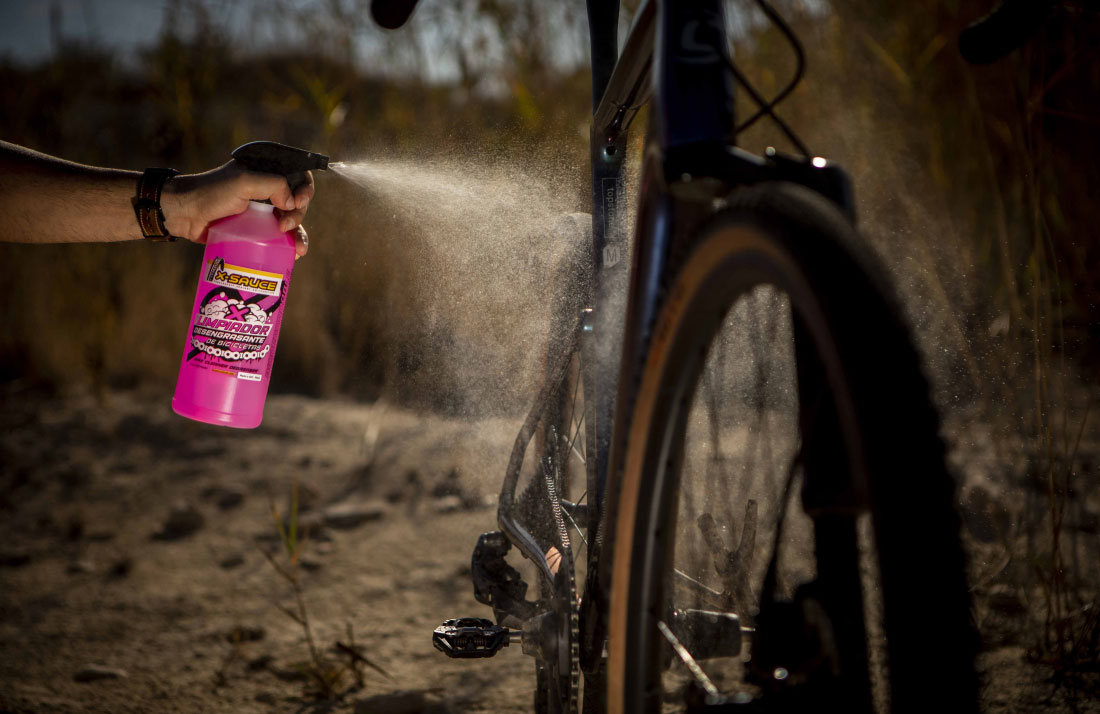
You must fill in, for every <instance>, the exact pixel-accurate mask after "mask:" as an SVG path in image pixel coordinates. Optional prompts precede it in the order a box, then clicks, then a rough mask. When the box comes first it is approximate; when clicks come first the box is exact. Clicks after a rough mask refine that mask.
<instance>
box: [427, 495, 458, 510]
mask: <svg viewBox="0 0 1100 714" xmlns="http://www.w3.org/2000/svg"><path fill="white" fill-rule="evenodd" d="M462 507H463V503H462V497H461V496H454V495H449V496H440V497H438V498H436V499H435V500H433V501H432V510H433V511H435V512H436V513H441V514H442V513H454V512H455V511H461V510H462Z"/></svg>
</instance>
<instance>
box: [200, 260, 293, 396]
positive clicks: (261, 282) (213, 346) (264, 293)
mask: <svg viewBox="0 0 1100 714" xmlns="http://www.w3.org/2000/svg"><path fill="white" fill-rule="evenodd" d="M289 283H290V276H289V274H286V275H284V274H281V273H271V272H267V271H263V270H257V269H255V268H250V267H247V266H243V265H231V264H229V263H226V262H225V260H224V258H222V257H215V258H214V259H212V260H209V261H207V264H206V265H205V266H204V271H203V274H202V277H201V278H200V279H199V291H198V295H197V296H196V300H195V308H194V314H193V315H192V320H191V333H190V335H189V338H188V346H187V353H186V354H187V356H186V359H185V362H186V363H187V364H190V365H191V366H194V367H198V368H206V369H211V370H213V371H215V372H220V373H223V374H225V375H226V376H232V377H236V378H238V379H244V380H248V381H254V382H259V381H263V380H264V379H265V378H266V377H268V376H269V374H270V371H271V363H272V360H271V359H269V357H273V356H274V350H275V342H276V340H278V337H279V323H280V322H281V321H282V306H283V301H284V299H285V298H286V290H287V288H288V286H289Z"/></svg>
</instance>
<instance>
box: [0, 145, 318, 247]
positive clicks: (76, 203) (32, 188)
mask: <svg viewBox="0 0 1100 714" xmlns="http://www.w3.org/2000/svg"><path fill="white" fill-rule="evenodd" d="M140 177H141V173H140V172H138V171H125V170H122V169H106V168H99V167H96V166H86V165H83V164H77V163H74V162H71V161H65V160H64V159H59V158H56V157H53V156H49V155H47V154H42V153H39V152H37V151H32V150H30V149H26V148H24V147H21V146H17V145H15V144H9V143H7V142H4V141H0V215H3V216H5V218H6V220H5V221H4V224H3V227H2V228H0V239H2V240H5V241H12V242H17V243H69V242H71V243H99V242H110V241H122V240H138V239H141V237H142V236H141V230H140V228H139V227H138V223H137V219H136V217H135V215H134V208H133V204H132V203H131V199H132V198H133V197H134V195H135V193H136V188H137V182H138V179H139V178H140ZM312 198H313V178H312V176H310V177H309V180H308V181H307V183H306V184H305V185H303V186H302V187H300V188H299V189H298V191H297V192H296V193H295V194H294V195H291V192H290V187H289V186H288V185H287V182H286V179H284V178H283V177H282V176H277V175H275V174H263V173H256V172H253V171H247V170H245V169H243V168H242V167H241V166H240V164H238V163H237V162H235V161H230V162H229V163H227V164H225V165H223V166H220V167H218V168H216V169H214V170H212V171H207V172H205V173H201V174H181V175H178V176H176V177H175V178H173V179H171V180H169V181H168V182H167V183H166V184H165V185H164V190H163V191H162V193H161V201H160V203H161V209H162V211H163V213H164V224H165V227H166V228H167V229H168V232H169V233H171V234H172V235H174V236H179V237H181V238H186V239H188V240H191V241H194V242H196V243H205V242H206V230H207V228H208V227H209V225H210V223H211V222H212V221H215V220H217V219H219V218H223V217H225V216H230V215H234V214H237V213H240V212H242V211H244V210H245V209H246V208H247V207H248V201H249V200H250V199H255V200H264V199H269V200H270V201H271V203H272V204H274V205H275V206H276V208H279V209H280V211H281V217H280V226H279V227H280V228H281V229H283V230H293V231H294V232H295V233H296V241H295V242H296V245H295V248H296V251H297V254H298V255H299V256H301V255H305V252H306V247H307V240H306V236H305V231H304V230H303V229H302V228H301V222H302V218H303V216H305V213H306V210H307V209H308V207H309V202H310V201H311V200H312Z"/></svg>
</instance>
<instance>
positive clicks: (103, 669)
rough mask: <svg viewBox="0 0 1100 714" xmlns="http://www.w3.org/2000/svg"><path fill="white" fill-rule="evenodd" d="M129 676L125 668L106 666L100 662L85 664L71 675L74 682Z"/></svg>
mask: <svg viewBox="0 0 1100 714" xmlns="http://www.w3.org/2000/svg"><path fill="white" fill-rule="evenodd" d="M128 676H130V675H129V674H128V673H127V672H126V670H124V669H118V668H117V667H107V666H105V665H102V664H86V665H84V666H83V667H81V668H80V669H78V670H77V671H76V674H74V675H73V681H75V682H96V681H99V680H102V679H125V678H126V677H128Z"/></svg>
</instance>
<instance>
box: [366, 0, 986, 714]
mask: <svg viewBox="0 0 1100 714" xmlns="http://www.w3.org/2000/svg"><path fill="white" fill-rule="evenodd" d="M414 4H415V0H412V1H410V0H374V2H373V3H372V9H374V10H375V13H376V18H378V19H379V21H380V23H381V24H383V25H384V26H389V27H392V26H399V25H400V24H401V23H402V22H403V21H404V18H407V17H408V14H409V13H411V11H412V7H413V5H414ZM756 4H757V6H758V7H759V8H760V9H761V10H762V11H763V12H764V13H765V15H766V16H767V17H768V18H769V19H770V20H771V21H772V22H774V23H775V24H776V25H777V27H779V29H780V30H781V31H782V32H783V34H784V35H785V36H786V37H787V39H788V40H789V41H790V43H791V46H792V47H793V48H794V51H795V54H796V57H797V60H798V64H797V71H796V73H795V76H794V77H793V78H792V80H791V81H790V82H789V83H788V84H787V86H786V87H785V88H784V89H783V90H782V91H781V92H779V93H778V94H777V95H776V96H775V97H773V98H771V99H765V98H764V97H763V96H761V95H760V93H759V92H758V91H756V90H755V89H754V88H753V87H752V85H751V83H750V82H749V81H748V79H747V78H746V77H745V76H744V75H743V74H742V73H741V72H740V70H739V69H738V68H737V66H736V65H735V64H734V63H733V62H732V61H731V59H730V56H729V52H728V48H727V40H726V37H727V35H726V30H725V26H724V19H723V13H722V5H721V2H720V0H699V1H698V2H694V3H686V2H679V3H677V2H657V1H656V0H653V1H648V0H647V1H646V2H643V3H642V4H641V7H640V8H639V9H638V11H637V13H636V16H635V19H634V22H633V26H632V28H631V30H630V32H629V35H628V37H627V39H626V41H625V44H624V47H623V51H622V53H621V55H620V54H619V52H618V48H617V42H616V25H617V19H618V3H617V0H613V1H612V2H600V0H589V2H588V16H589V28H590V42H591V48H592V77H593V123H592V127H593V128H592V133H591V164H592V186H593V191H592V199H593V211H592V226H591V235H590V241H589V242H588V243H587V246H586V247H587V249H586V250H581V251H577V252H575V253H574V254H572V255H570V256H568V257H567V259H566V260H565V262H564V263H563V265H562V267H561V268H560V269H559V271H558V277H557V279H556V280H555V286H556V288H555V290H556V293H555V298H554V309H555V317H554V321H553V323H554V324H553V325H552V327H551V330H552V337H553V338H552V339H551V340H550V346H549V347H548V350H547V355H546V358H545V374H544V377H543V381H542V384H541V387H540V389H539V393H538V395H537V396H536V398H535V400H534V403H533V405H532V407H531V409H530V411H529V413H528V414H527V417H526V419H525V420H524V424H523V426H522V428H521V430H520V433H519V435H518V436H517V438H516V441H515V444H514V447H513V451H512V454H511V458H510V461H509V465H508V468H507V471H506V474H505V477H504V481H503V485H502V489H501V494H500V500H499V505H498V513H497V520H498V524H499V526H500V530H498V531H493V532H489V533H486V534H483V535H482V536H481V538H480V539H479V540H478V542H477V545H476V547H475V550H474V554H473V558H472V579H473V581H474V592H475V596H476V597H477V599H478V600H479V601H480V602H482V603H484V604H486V605H489V606H491V607H492V609H493V612H494V616H495V620H496V622H495V623H494V622H493V621H490V620H488V619H483V618H459V619H454V620H448V621H446V622H445V623H444V624H443V625H441V626H440V627H439V628H437V629H436V630H435V632H434V633H433V642H434V644H435V646H436V647H437V648H438V649H440V650H441V651H443V652H445V653H446V654H447V655H449V656H452V657H469V658H481V657H491V656H493V655H495V654H496V653H498V652H499V651H500V650H501V649H503V648H505V647H507V646H508V645H509V644H510V643H512V642H515V641H517V640H519V641H520V642H521V644H522V648H523V651H524V652H526V653H528V654H531V655H533V656H534V657H535V660H536V677H537V688H536V694H535V710H536V711H538V712H550V713H553V714H568V713H571V712H574V711H577V710H578V706H579V705H578V701H579V699H578V690H579V689H580V683H581V678H582V674H583V711H585V712H602V711H605V710H606V711H610V712H615V713H623V712H655V711H665V710H670V709H682V710H686V711H691V712H703V711H706V712H712V711H713V712H725V711H737V712H742V711H793V710H806V709H809V708H811V707H820V706H822V705H823V704H824V705H826V706H836V705H843V706H845V707H846V708H847V709H849V710H855V711H876V710H878V711H885V710H891V711H920V710H929V709H931V708H932V707H936V708H937V709H948V710H952V711H974V710H976V707H977V684H976V676H975V674H974V657H975V654H976V651H977V639H976V635H975V633H974V629H973V627H972V624H971V620H970V610H969V600H968V594H967V585H966V581H965V562H964V557H963V553H962V549H961V546H960V543H959V537H958V530H959V521H958V517H957V515H956V514H955V512H954V510H953V507H952V497H953V484H952V480H951V478H950V476H949V474H948V472H947V469H946V467H945V465H944V448H943V445H942V442H941V441H940V438H939V436H938V417H937V415H936V412H935V410H934V408H933V407H932V405H931V404H930V401H929V397H928V386H927V384H926V382H925V379H924V377H923V376H922V373H921V367H920V363H919V359H918V356H917V354H916V351H915V349H914V348H913V346H912V343H911V339H910V337H909V333H908V330H907V328H906V327H905V325H904V322H903V320H902V319H901V318H900V317H899V315H900V309H899V306H898V303H897V300H896V298H895V297H894V296H893V293H892V290H891V289H890V287H889V286H888V285H887V284H886V283H885V279H884V275H885V270H884V269H883V268H882V266H881V265H880V263H879V262H878V261H877V259H876V258H875V257H874V256H873V255H872V254H871V253H870V252H868V251H867V250H866V249H865V248H864V247H863V246H862V244H861V243H860V241H859V240H858V237H857V236H856V234H855V231H854V228H853V223H854V213H855V211H854V204H853V199H852V193H851V189H850V183H849V181H848V179H847V177H846V175H845V174H844V172H843V170H842V169H840V168H839V167H837V166H835V165H834V164H832V163H830V162H828V161H826V160H825V159H822V158H820V157H815V156H814V155H813V154H811V153H810V152H809V151H808V150H806V148H805V146H804V145H803V143H802V141H801V140H800V139H799V137H798V136H797V135H796V134H795V133H794V132H793V130H791V128H790V127H789V126H787V124H786V123H784V122H783V120H782V119H781V118H780V117H779V116H778V115H777V113H776V112H775V107H776V105H777V104H778V103H779V102H781V101H782V100H783V99H784V98H785V97H787V96H788V95H789V94H790V92H791V91H792V90H793V89H794V87H795V85H796V84H797V83H798V82H799V80H800V79H801V76H802V72H803V67H804V59H803V53H802V50H801V46H800V45H799V43H798V40H797V38H796V37H795V36H794V34H793V32H791V30H790V28H789V27H788V26H787V25H786V24H785V23H784V22H783V20H782V19H781V18H780V17H779V15H778V14H776V13H775V11H774V10H773V9H772V8H771V6H770V5H769V4H768V3H767V2H765V0H756ZM735 82H736V84H737V85H739V86H741V87H742V89H743V91H744V92H745V93H746V94H747V95H748V96H749V97H750V98H751V99H752V100H753V102H754V103H755V104H756V105H757V109H756V111H755V112H753V113H752V114H751V115H750V116H749V117H748V118H747V119H743V120H741V121H740V122H735V115H734V111H733V98H734V83H735ZM647 101H652V104H653V107H652V110H651V114H650V123H649V127H650V129H649V132H648V135H647V138H646V149H645V152H644V158H643V166H642V178H641V182H640V190H639V200H638V206H637V210H636V221H635V229H634V237H633V240H632V241H628V238H627V236H626V235H625V228H624V226H625V223H626V221H625V217H626V216H625V209H624V206H625V204H626V200H625V195H624V193H625V188H624V182H623V162H624V155H625V153H626V137H627V130H628V127H629V126H630V124H631V121H632V120H633V119H634V118H635V116H636V115H637V113H638V111H639V109H640V108H641V107H642V105H644V104H645V103H646V102H647ZM764 118H767V119H769V120H771V121H773V122H775V124H776V125H777V126H778V127H779V128H780V130H781V131H782V132H783V133H784V134H785V135H786V136H787V138H788V139H789V140H790V141H791V143H792V144H793V145H794V146H795V147H796V148H797V149H798V150H799V152H800V153H801V154H802V156H801V157H791V156H785V155H782V154H780V153H778V152H775V151H774V150H769V151H768V152H766V154H765V155H764V156H755V155H752V154H750V153H748V152H745V151H743V150H741V149H738V148H736V147H734V146H733V145H732V143H733V139H734V138H735V137H736V135H737V133H739V132H740V131H743V130H744V129H745V128H747V127H748V126H750V125H752V124H754V123H755V122H757V121H759V120H761V119H764ZM631 247H632V250H631ZM628 255H629V256H630V260H629V261H628V260H627V256H628ZM628 263H629V269H628ZM621 295H625V303H624V302H623V301H622V299H620V298H619V297H618V296H621ZM528 451H532V452H533V453H534V458H533V459H530V460H528V459H527V452H528ZM525 461H527V463H528V464H529V466H530V464H533V465H534V469H533V470H532V469H531V468H530V467H529V468H527V469H526V471H525V470H524V463H525ZM524 474H526V476H527V478H528V479H529V481H528V485H527V486H526V487H525V488H523V489H520V487H519V483H520V480H521V476H523V475H524ZM578 492H580V493H581V495H580V496H578V497H573V494H575V493H578ZM512 547H515V548H516V549H517V550H518V551H519V552H520V553H521V554H522V555H523V556H524V557H525V558H527V559H528V560H529V561H530V562H531V563H532V564H533V565H534V567H535V569H536V571H537V573H538V597H537V599H535V600H528V599H527V596H526V594H527V588H528V585H527V583H525V582H524V580H523V578H522V576H521V574H520V572H519V571H518V570H516V569H515V568H513V567H512V566H511V565H510V564H509V563H508V562H507V560H506V554H507V553H508V552H509V551H510V549H511V548H512ZM582 549H583V550H584V555H583V557H579V556H580V552H581V550H582ZM581 572H583V574H584V576H583V579H582V578H580V577H578V576H579V574H580V573H581ZM582 580H583V583H584V585H583V588H580V587H578V583H580V582H581V581H582Z"/></svg>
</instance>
